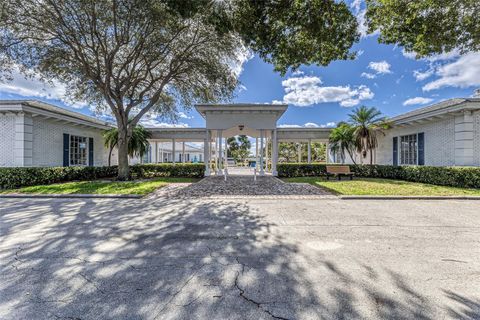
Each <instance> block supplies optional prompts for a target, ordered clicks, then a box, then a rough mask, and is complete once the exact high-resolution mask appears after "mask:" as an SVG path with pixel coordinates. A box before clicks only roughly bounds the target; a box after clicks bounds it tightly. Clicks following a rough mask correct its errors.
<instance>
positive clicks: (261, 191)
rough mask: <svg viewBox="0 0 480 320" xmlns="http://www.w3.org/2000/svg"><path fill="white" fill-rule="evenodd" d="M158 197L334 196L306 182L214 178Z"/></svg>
mask: <svg viewBox="0 0 480 320" xmlns="http://www.w3.org/2000/svg"><path fill="white" fill-rule="evenodd" d="M154 196H166V197H169V198H170V197H175V198H178V197H215V198H218V197H226V198H230V197H234V198H241V197H247V198H251V197H252V196H253V197H260V198H269V199H270V198H281V199H285V198H301V199H304V198H319V197H328V198H331V197H334V196H333V195H332V194H331V193H329V192H327V191H326V190H324V189H320V188H317V187H315V186H312V185H309V184H306V183H286V182H283V181H282V180H280V179H278V178H276V177H272V176H262V177H260V176H257V179H256V181H254V178H253V176H228V177H227V180H226V181H225V179H224V177H223V176H210V177H207V178H204V179H202V180H201V181H199V182H198V183H193V184H190V185H188V186H185V185H170V186H167V187H165V188H162V189H159V190H158V191H157V192H156V193H155V194H154Z"/></svg>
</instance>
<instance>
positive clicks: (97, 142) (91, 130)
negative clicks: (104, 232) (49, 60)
mask: <svg viewBox="0 0 480 320" xmlns="http://www.w3.org/2000/svg"><path fill="white" fill-rule="evenodd" d="M113 127H114V126H113V125H112V124H110V123H108V122H105V121H101V120H98V119H96V118H93V117H89V116H86V115H83V114H81V113H77V112H72V111H68V110H65V109H63V108H59V107H57V106H54V105H51V104H48V103H44V102H40V101H35V100H2V101H0V167H31V166H33V167H54V166H58V167H61V166H105V165H107V164H108V153H109V150H107V149H106V148H105V147H104V139H103V135H102V134H103V132H104V131H105V130H108V129H111V128H113ZM155 146H156V147H157V148H158V154H159V156H158V159H156V158H153V161H152V153H153V152H154V151H153V150H154V148H155ZM175 146H176V148H175V157H173V156H172V154H173V150H172V143H171V142H168V141H167V142H165V141H158V142H157V141H155V142H154V141H151V142H150V150H149V153H148V154H147V155H146V156H145V157H144V159H138V158H132V159H130V163H139V162H158V163H161V162H202V161H203V147H198V146H196V145H195V144H188V143H185V142H177V143H175ZM184 159H185V160H184ZM111 163H112V164H116V163H117V151H116V149H114V150H113V152H112V157H111Z"/></svg>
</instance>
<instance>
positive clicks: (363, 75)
mask: <svg viewBox="0 0 480 320" xmlns="http://www.w3.org/2000/svg"><path fill="white" fill-rule="evenodd" d="M360 77H363V78H367V79H375V78H376V77H377V75H375V74H373V73H369V72H362V74H361V75H360Z"/></svg>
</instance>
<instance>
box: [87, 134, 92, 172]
mask: <svg viewBox="0 0 480 320" xmlns="http://www.w3.org/2000/svg"><path fill="white" fill-rule="evenodd" d="M88 165H89V166H90V167H93V138H88Z"/></svg>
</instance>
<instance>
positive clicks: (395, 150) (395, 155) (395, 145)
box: [393, 137, 398, 166]
mask: <svg viewBox="0 0 480 320" xmlns="http://www.w3.org/2000/svg"><path fill="white" fill-rule="evenodd" d="M393 165H394V166H398V137H393Z"/></svg>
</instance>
